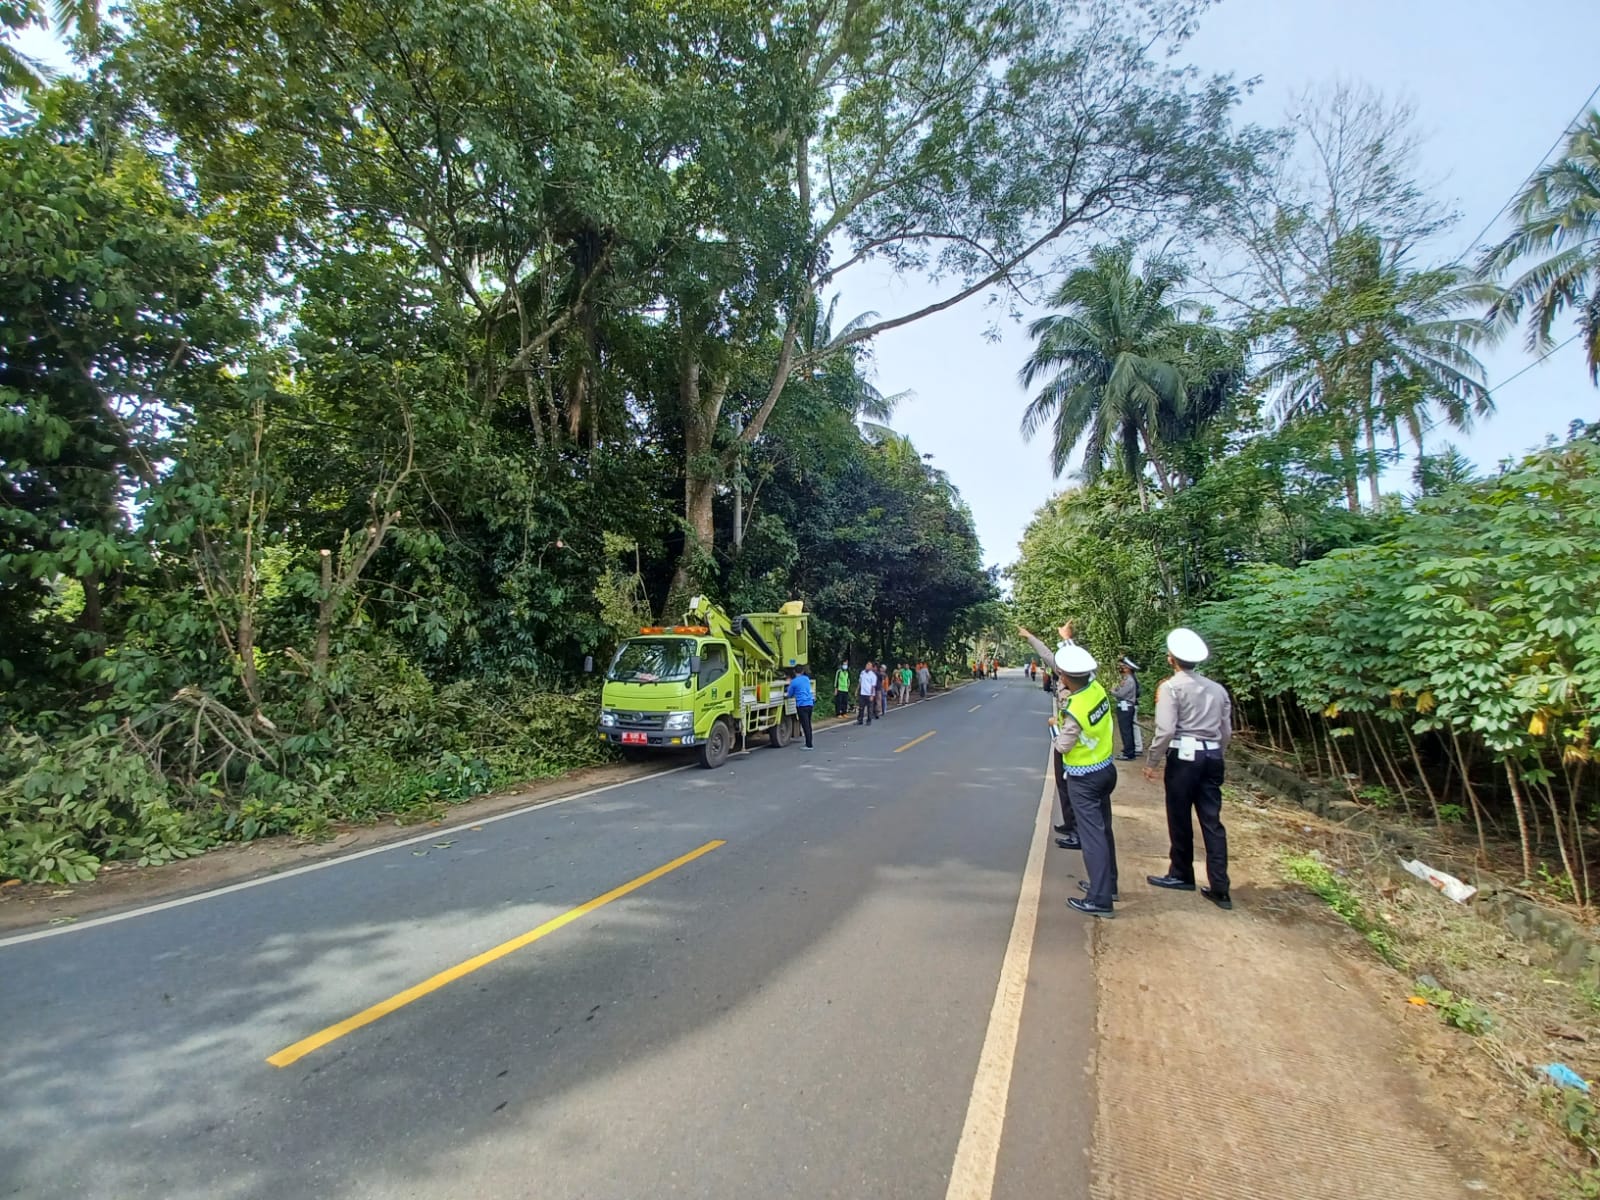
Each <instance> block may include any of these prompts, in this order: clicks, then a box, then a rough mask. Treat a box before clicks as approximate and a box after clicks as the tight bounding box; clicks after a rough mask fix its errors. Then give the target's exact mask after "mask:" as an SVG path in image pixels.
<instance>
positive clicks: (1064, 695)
mask: <svg viewBox="0 0 1600 1200" xmlns="http://www.w3.org/2000/svg"><path fill="white" fill-rule="evenodd" d="M1019 632H1020V633H1021V634H1022V636H1023V637H1025V638H1027V639H1028V641H1029V642H1030V643H1032V645H1033V648H1034V649H1035V650H1036V651H1039V652H1040V657H1041V658H1043V659H1044V660H1045V661H1046V662H1048V663H1049V664H1050V666H1051V667H1052V668H1053V669H1054V670H1055V671H1056V673H1057V676H1058V678H1059V679H1060V689H1061V703H1060V707H1059V708H1058V710H1057V715H1056V716H1053V717H1051V719H1050V724H1051V727H1052V729H1053V730H1054V731H1055V736H1054V739H1053V749H1054V752H1055V753H1056V754H1057V755H1059V756H1060V760H1061V769H1062V772H1063V773H1064V775H1065V777H1066V784H1067V796H1068V799H1069V800H1070V801H1071V803H1072V815H1073V816H1074V818H1076V822H1077V827H1078V831H1077V832H1078V841H1079V842H1080V843H1081V845H1082V849H1083V868H1084V872H1085V874H1087V875H1088V876H1089V878H1088V881H1087V882H1086V883H1082V884H1080V885H1079V886H1080V887H1082V888H1083V890H1084V892H1085V893H1086V894H1085V895H1084V896H1083V898H1082V899H1080V898H1078V897H1077V896H1074V897H1072V898H1071V899H1070V900H1068V901H1067V904H1068V906H1069V907H1071V908H1074V909H1076V910H1077V911H1078V912H1081V913H1086V914H1088V915H1089V916H1092V917H1111V916H1113V915H1114V909H1113V901H1114V900H1115V898H1116V894H1117V844H1116V839H1115V838H1114V837H1113V835H1112V832H1111V792H1112V790H1113V789H1114V788H1115V787H1116V786H1117V768H1116V766H1115V764H1113V763H1112V761H1111V754H1112V750H1113V745H1112V724H1113V721H1112V715H1111V697H1110V696H1108V695H1107V694H1106V689H1105V688H1104V687H1102V686H1101V685H1100V683H1099V681H1098V680H1096V679H1095V678H1094V672H1095V670H1096V669H1097V668H1098V667H1099V664H1098V663H1097V662H1095V659H1094V655H1092V654H1090V653H1089V652H1088V651H1087V650H1085V649H1084V648H1083V647H1082V646H1079V645H1077V644H1076V643H1074V642H1073V641H1072V623H1071V622H1068V623H1067V624H1066V625H1063V626H1062V628H1061V634H1062V638H1063V639H1064V640H1063V642H1062V644H1061V645H1059V646H1057V647H1056V652H1055V654H1053V655H1052V654H1051V653H1050V652H1049V651H1048V650H1046V649H1045V648H1044V645H1043V644H1042V643H1041V642H1040V641H1039V640H1038V639H1037V638H1036V637H1034V636H1033V635H1032V634H1031V633H1029V632H1028V631H1027V630H1026V629H1020V630H1019Z"/></svg>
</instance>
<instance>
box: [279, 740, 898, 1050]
mask: <svg viewBox="0 0 1600 1200" xmlns="http://www.w3.org/2000/svg"><path fill="white" fill-rule="evenodd" d="M918 740H919V741H920V740H921V739H920V738H919V739H918ZM726 844H727V843H726V842H724V841H720V840H719V841H711V842H707V843H706V844H705V845H704V846H701V847H700V848H699V849H696V850H691V851H689V853H687V854H685V855H683V856H682V857H680V858H675V859H673V860H672V861H671V862H669V863H664V864H662V865H661V866H659V867H657V868H656V869H655V870H653V871H647V872H645V873H644V874H643V875H641V876H639V877H638V878H637V879H630V880H629V881H628V882H627V883H624V884H623V885H621V886H620V887H614V888H612V889H611V890H610V891H609V892H607V893H606V894H605V895H603V896H596V897H595V898H594V899H593V900H589V901H586V902H585V903H583V904H580V905H578V907H577V908H571V909H568V910H567V911H566V912H564V913H562V914H561V915H560V916H559V917H552V918H551V919H550V920H548V921H546V922H545V923H544V924H543V925H540V926H539V927H538V928H537V929H530V930H528V932H527V933H524V934H520V935H518V936H517V937H514V938H512V939H511V940H510V941H509V942H501V943H500V944H499V945H498V946H495V947H494V948H493V949H490V950H485V951H484V952H483V953H482V954H479V955H475V956H474V957H472V958H469V959H467V961H466V962H464V963H458V964H456V965H455V966H453V967H450V968H448V969H446V970H443V971H440V972H439V973H438V974H437V975H434V976H431V977H429V978H427V979H424V980H423V981H422V982H421V983H419V984H416V985H414V986H412V987H408V988H407V989H406V990H405V991H403V992H396V993H395V994H394V995H393V996H390V997H389V998H388V999H387V1000H380V1001H379V1002H378V1003H377V1004H374V1005H373V1006H372V1007H371V1008H364V1009H362V1010H361V1011H360V1012H358V1013H357V1014H356V1015H355V1016H353V1017H347V1018H346V1019H345V1020H343V1021H340V1022H339V1023H338V1024H337V1025H329V1026H328V1027H327V1028H326V1029H323V1030H319V1031H318V1032H316V1033H313V1034H312V1035H311V1036H310V1037H306V1038H301V1039H300V1040H299V1041H298V1042H296V1043H295V1044H294V1045H292V1046H286V1047H284V1048H283V1049H282V1050H279V1051H278V1052H277V1053H276V1054H274V1055H272V1056H270V1057H269V1058H268V1059H267V1061H268V1062H269V1063H271V1064H272V1065H273V1066H275V1067H287V1066H288V1065H289V1064H290V1063H293V1062H298V1061H299V1060H300V1059H302V1058H304V1057H305V1056H306V1055H308V1054H310V1053H311V1052H312V1051H313V1050H320V1049H321V1048H322V1047H323V1046H326V1045H327V1044H328V1043H329V1042H336V1041H338V1040H339V1039H340V1038H342V1037H343V1036H344V1035H345V1034H347V1033H352V1032H354V1031H355V1030H357V1029H360V1028H361V1027H362V1026H363V1025H370V1024H372V1023H373V1022H374V1021H376V1020H378V1018H380V1017H386V1016H388V1015H389V1014H390V1013H392V1012H394V1011H395V1010H396V1009H401V1008H404V1007H405V1006H406V1005H408V1004H410V1003H411V1002H412V1001H413V1000H420V999H421V998H422V997H424V996H426V995H427V994H428V993H429V992H436V991H438V990H439V989H440V988H442V987H444V986H445V984H447V983H454V982H455V981H456V980H457V979H460V978H461V977H462V976H464V975H470V974H472V972H474V971H476V970H477V969H478V968H479V967H486V966H488V965H489V964H490V963H492V962H495V961H496V960H498V959H502V958H504V957H505V956H506V955H508V954H514V953H515V952H516V951H518V950H521V949H522V948H523V947H524V946H530V945H532V944H533V943H534V942H537V941H538V940H539V939H540V938H542V937H547V936H549V935H550V934H552V933H554V932H555V931H556V930H558V929H562V928H565V927H566V926H568V925H570V924H572V923H573V922H574V921H576V920H577V919H578V918H579V917H582V916H585V915H587V914H589V913H592V912H593V911H594V910H595V909H597V908H600V907H602V906H603V905H606V904H610V903H611V902H612V901H613V900H620V899H621V898H622V897H623V896H626V895H627V894H628V893H629V892H635V891H638V890H639V889H640V888H642V887H643V886H644V885H645V884H647V883H653V882H654V881H655V880H657V879H660V878H661V877H662V876H663V875H666V874H668V873H670V872H672V871H676V870H677V869H678V868H679V867H681V866H684V865H686V864H688V863H691V862H693V861H694V860H695V859H697V858H699V857H700V856H701V855H702V854H710V853H711V851H713V850H715V849H716V848H717V847H718V846H723V845H726Z"/></svg>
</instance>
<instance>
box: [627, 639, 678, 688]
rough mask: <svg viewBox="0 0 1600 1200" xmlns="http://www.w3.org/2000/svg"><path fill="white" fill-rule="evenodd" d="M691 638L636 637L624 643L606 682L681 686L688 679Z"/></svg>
mask: <svg viewBox="0 0 1600 1200" xmlns="http://www.w3.org/2000/svg"><path fill="white" fill-rule="evenodd" d="M693 653H694V641H693V640H692V639H690V638H635V639H633V640H632V641H628V642H624V643H622V648H621V649H620V650H618V651H617V656H616V658H614V659H612V660H611V669H610V670H609V671H607V672H606V679H607V680H609V681H611V682H613V683H682V682H684V681H685V680H686V679H688V678H689V656H690V655H691V654H693Z"/></svg>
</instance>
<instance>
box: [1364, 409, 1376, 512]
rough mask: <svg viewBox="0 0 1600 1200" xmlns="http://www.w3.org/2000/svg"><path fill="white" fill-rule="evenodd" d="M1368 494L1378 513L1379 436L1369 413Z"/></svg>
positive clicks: (1373, 507)
mask: <svg viewBox="0 0 1600 1200" xmlns="http://www.w3.org/2000/svg"><path fill="white" fill-rule="evenodd" d="M1366 425H1367V493H1368V495H1369V496H1370V498H1371V500H1372V511H1373V512H1377V511H1378V435H1377V433H1376V431H1375V430H1374V429H1373V427H1372V414H1371V413H1370V412H1369V413H1367V420H1366Z"/></svg>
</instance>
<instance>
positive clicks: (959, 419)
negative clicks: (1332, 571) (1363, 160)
mask: <svg viewBox="0 0 1600 1200" xmlns="http://www.w3.org/2000/svg"><path fill="white" fill-rule="evenodd" d="M1536 9H1537V16H1536V17H1535V15H1534V9H1533V8H1524V7H1522V6H1516V5H1507V4H1503V3H1489V2H1487V0H1223V2H1222V3H1221V4H1220V5H1219V6H1218V7H1217V8H1215V9H1214V10H1213V11H1211V12H1210V13H1208V14H1207V15H1206V16H1205V17H1204V18H1203V19H1202V22H1201V25H1200V31H1199V33H1198V35H1197V36H1196V38H1195V40H1194V42H1193V43H1192V45H1191V46H1190V48H1189V52H1188V55H1187V57H1188V58H1189V59H1190V60H1191V61H1193V62H1195V63H1196V64H1197V65H1199V66H1200V67H1202V68H1204V69H1206V70H1211V71H1231V72H1234V73H1236V74H1237V75H1238V76H1240V77H1241V78H1244V77H1250V76H1260V77H1262V83H1261V86H1260V87H1259V88H1257V89H1256V91H1255V93H1254V95H1253V96H1251V97H1250V98H1249V99H1248V100H1247V102H1246V106H1245V109H1244V112H1243V118H1244V119H1245V120H1251V121H1257V122H1261V123H1263V124H1278V123H1281V121H1282V118H1283V114H1284V113H1285V111H1286V110H1287V109H1288V107H1289V105H1290V103H1291V101H1292V99H1293V98H1294V97H1295V96H1297V95H1299V94H1300V93H1302V92H1303V91H1304V90H1305V89H1306V88H1307V87H1308V86H1319V85H1324V84H1330V83H1334V82H1337V81H1340V80H1349V81H1354V82H1364V83H1369V84H1372V85H1373V86H1376V87H1379V88H1381V89H1383V90H1384V91H1385V92H1388V93H1390V94H1395V95H1403V96H1406V97H1408V98H1409V99H1411V100H1412V101H1413V102H1414V103H1415V105H1416V108H1417V112H1418V122H1419V126H1420V129H1421V132H1422V133H1423V135H1424V138H1425V141H1424V145H1423V147H1422V155H1423V161H1422V164H1421V176H1422V178H1423V179H1425V180H1429V181H1439V191H1440V193H1441V194H1442V195H1443V196H1444V197H1446V198H1449V199H1453V200H1454V202H1455V204H1456V207H1457V208H1458V209H1459V210H1460V212H1461V214H1462V217H1461V221H1460V224H1459V225H1458V226H1457V227H1456V228H1455V229H1454V230H1452V231H1451V232H1450V233H1449V234H1448V235H1446V236H1444V237H1441V238H1440V239H1439V240H1438V244H1437V245H1436V246H1435V247H1432V249H1433V250H1434V251H1435V253H1436V256H1437V259H1438V260H1440V261H1446V262H1447V261H1450V260H1452V259H1454V258H1456V256H1458V255H1459V254H1461V252H1462V251H1463V250H1465V249H1466V248H1467V245H1468V243H1469V241H1470V239H1471V238H1472V237H1473V235H1474V234H1475V233H1476V232H1477V231H1478V230H1479V229H1482V228H1483V226H1484V225H1485V223H1487V222H1488V221H1489V219H1490V217H1492V216H1493V215H1494V213H1495V212H1496V210H1497V209H1499V208H1500V207H1501V205H1503V204H1504V203H1505V202H1506V201H1507V200H1508V199H1509V197H1510V196H1511V195H1512V193H1513V192H1514V191H1515V190H1516V189H1517V188H1518V187H1519V186H1520V185H1521V183H1522V182H1523V181H1524V180H1525V179H1526V178H1527V176H1528V175H1529V174H1530V173H1531V172H1532V171H1533V169H1534V168H1535V166H1536V165H1537V164H1538V162H1539V159H1540V156H1541V155H1542V154H1544V153H1545V151H1546V150H1547V149H1548V148H1549V146H1550V144H1551V142H1552V141H1554V140H1555V138H1556V136H1557V135H1558V134H1559V133H1560V132H1561V131H1562V130H1563V128H1565V126H1566V125H1567V123H1568V122H1570V121H1571V120H1572V118H1573V117H1574V115H1575V114H1576V112H1577V111H1578V108H1579V106H1580V105H1581V104H1582V102H1583V100H1584V97H1586V96H1587V95H1589V93H1590V91H1591V89H1593V88H1594V87H1595V85H1596V84H1597V83H1600V60H1597V59H1596V57H1595V54H1594V44H1595V40H1594V35H1595V34H1596V33H1597V32H1600V14H1597V11H1596V9H1595V6H1594V3H1593V0H1586V2H1585V0H1542V2H1541V3H1540V4H1539V5H1537V6H1536ZM1503 229H1504V226H1503V224H1497V225H1496V226H1495V228H1494V230H1493V231H1492V232H1491V236H1495V235H1500V234H1502V232H1503ZM934 295H935V293H934V292H932V291H931V290H930V289H929V288H928V287H927V285H926V284H925V282H924V281H922V280H920V279H916V278H909V277H902V278H895V277H893V276H891V275H889V274H887V273H885V272H879V273H878V274H876V275H868V274H866V273H862V274H860V275H858V276H857V277H856V278H854V279H852V280H850V281H848V283H847V286H846V287H845V289H844V296H843V299H842V300H841V302H840V305H839V310H840V313H841V316H851V315H854V314H855V313H857V312H860V311H862V310H865V309H872V310H876V311H879V312H881V313H883V314H884V315H885V316H889V315H893V314H897V313H899V312H902V311H905V310H906V309H909V308H912V307H914V306H916V305H917V304H918V303H919V302H923V303H925V302H926V300H927V299H929V298H932V297H933V296H934ZM989 320H990V313H989V312H988V311H987V310H985V309H984V308H983V306H982V304H981V302H980V301H979V300H977V299H975V300H973V301H969V302H968V303H967V304H966V305H962V306H958V307H957V308H955V309H952V310H949V311H947V312H944V313H941V314H939V315H938V316H935V317H931V318H928V319H927V320H925V321H922V322H919V323H918V324H915V325H912V326H908V327H905V328H902V329H899V330H895V331H892V332H890V333H888V334H886V335H884V337H882V338H881V339H880V340H879V342H878V344H877V347H876V362H877V370H878V385H879V387H880V388H881V390H883V391H885V392H895V391H900V390H902V389H910V390H912V391H914V392H915V393H916V398H915V399H914V400H911V401H908V402H907V403H905V404H903V405H902V406H901V408H900V410H899V412H898V413H896V415H895V419H894V422H893V424H894V426H895V427H896V428H897V429H898V430H899V431H900V432H902V433H906V434H909V435H910V437H911V438H912V440H913V441H915V442H916V444H917V446H918V447H919V448H920V449H922V450H923V451H926V452H931V453H932V454H933V455H934V460H933V461H934V463H935V464H936V465H937V466H939V467H942V468H943V469H944V470H946V471H948V472H949V473H950V476H951V478H952V480H953V481H954V482H955V484H956V485H957V486H958V487H959V488H960V489H961V492H962V494H963V495H964V496H965V497H966V499H967V501H968V503H969V504H971V506H972V509H973V512H974V515H975V516H976V518H977V523H978V532H979V535H980V536H981V538H982V540H983V547H984V554H985V556H986V558H987V560H988V561H990V562H992V563H999V564H1002V565H1004V564H1007V563H1009V562H1011V561H1012V560H1013V559H1014V558H1015V556H1016V544H1017V541H1018V539H1019V538H1020V537H1021V535H1022V531H1023V529H1024V528H1025V526H1026V525H1027V522H1028V519H1029V517H1030V516H1031V515H1032V513H1033V511H1034V510H1035V509H1036V508H1037V507H1038V506H1039V505H1040V504H1041V503H1043V501H1044V500H1045V499H1046V498H1048V497H1049V496H1050V494H1051V493H1052V492H1054V491H1055V490H1057V489H1058V488H1059V487H1060V486H1061V484H1060V483H1059V482H1058V481H1055V480H1053V479H1052V478H1051V474H1050V467H1049V461H1048V451H1047V448H1046V446H1045V444H1044V443H1043V442H1042V441H1036V442H1034V443H1031V444H1029V443H1026V442H1024V441H1023V440H1022V437H1021V434H1020V433H1018V431H1017V423H1018V420H1019V418H1020V416H1021V413H1022V408H1023V405H1024V404H1025V402H1026V396H1025V393H1024V392H1023V390H1022V389H1021V387H1020V386H1019V385H1018V384H1017V382H1016V377H1017V370H1018V369H1019V368H1020V366H1021V365H1022V362H1023V360H1024V359H1025V358H1026V357H1027V353H1028V339H1027V336H1026V334H1025V332H1024V331H1023V330H1022V328H1021V327H1020V326H1017V325H1007V326H1006V327H1005V328H1004V330H1003V337H1002V340H1001V341H1000V342H998V343H989V342H986V341H985V340H984V337H983V331H984V329H985V327H986V326H987V324H988V322H989ZM1568 332H1570V329H1566V328H1561V329H1558V331H1557V339H1558V340H1560V339H1561V338H1564V337H1565V336H1566V335H1567V333H1568ZM1480 358H1481V359H1482V361H1483V363H1484V366H1485V369H1486V370H1487V372H1488V377H1489V383H1490V385H1491V388H1492V389H1494V390H1495V399H1496V403H1497V408H1498V411H1497V413H1496V414H1495V415H1494V416H1492V417H1491V418H1489V419H1488V420H1487V421H1484V422H1482V423H1481V424H1480V425H1479V426H1478V427H1477V428H1476V429H1475V430H1474V431H1473V432H1472V433H1470V434H1467V435H1460V434H1455V433H1448V434H1447V433H1444V432H1438V433H1435V434H1434V439H1433V440H1434V444H1435V445H1436V444H1437V442H1438V441H1439V440H1441V439H1443V438H1446V437H1448V438H1449V439H1450V440H1453V441H1454V442H1455V443H1456V444H1457V445H1458V446H1460V447H1461V448H1462V449H1463V450H1464V451H1465V452H1466V453H1467V454H1468V455H1469V456H1470V457H1471V458H1473V459H1474V460H1475V461H1476V462H1478V463H1479V464H1480V465H1481V466H1485V467H1492V466H1493V465H1494V464H1495V463H1496V462H1498V461H1499V460H1500V459H1501V458H1504V457H1506V456H1510V455H1516V454H1519V453H1521V452H1523V451H1524V450H1526V449H1528V448H1530V447H1532V446H1535V445H1537V444H1538V443H1539V442H1540V441H1541V440H1542V439H1543V438H1544V437H1545V436H1546V435H1547V434H1559V433H1562V432H1564V431H1565V429H1566V427H1567V425H1568V423H1569V422H1570V421H1572V420H1573V419H1575V418H1583V419H1587V420H1596V419H1600V391H1597V390H1596V389H1594V388H1593V387H1591V386H1590V384H1589V381H1588V376H1587V374H1586V372H1585V369H1584V365H1583V356H1582V352H1581V351H1580V349H1579V348H1578V346H1577V345H1576V344H1573V345H1571V346H1569V347H1567V348H1566V349H1565V350H1563V351H1561V352H1559V353H1557V354H1555V355H1554V356H1552V357H1551V358H1550V359H1549V360H1548V361H1546V362H1545V363H1544V364H1542V365H1541V366H1538V367H1535V368H1533V369H1532V370H1529V371H1527V372H1526V373H1525V374H1522V375H1520V376H1519V377H1518V378H1516V379H1511V376H1512V375H1514V374H1516V373H1517V372H1519V371H1521V370H1522V369H1523V368H1524V367H1526V366H1528V364H1529V363H1530V362H1531V361H1532V357H1531V356H1530V355H1528V354H1527V353H1526V351H1524V349H1523V347H1522V344H1521V340H1520V338H1517V339H1508V340H1507V341H1506V342H1504V343H1502V344H1501V345H1499V346H1497V347H1494V348H1492V349H1489V350H1487V351H1486V352H1484V353H1483V354H1481V355H1480ZM1502 380H1510V382H1509V383H1507V384H1506V386H1505V387H1504V389H1503V390H1502V389H1498V388H1495V385H1497V384H1498V383H1500V381H1502Z"/></svg>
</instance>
